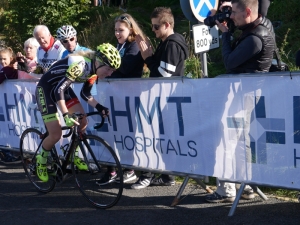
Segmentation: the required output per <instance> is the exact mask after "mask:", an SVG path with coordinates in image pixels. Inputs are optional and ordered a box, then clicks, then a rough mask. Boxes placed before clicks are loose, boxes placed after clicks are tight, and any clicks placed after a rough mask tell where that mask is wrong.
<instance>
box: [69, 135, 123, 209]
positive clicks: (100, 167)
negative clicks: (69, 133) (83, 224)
mask: <svg viewBox="0 0 300 225" xmlns="http://www.w3.org/2000/svg"><path fill="white" fill-rule="evenodd" d="M79 147H80V150H81V156H82V157H81V158H84V159H85V161H86V163H87V164H88V168H89V170H88V171H80V170H78V169H77V168H76V166H75V164H74V162H73V163H72V169H73V174H74V176H75V181H76V183H77V186H78V188H79V190H80V192H81V193H82V194H83V196H84V197H85V198H86V199H87V200H88V201H89V202H90V203H91V204H92V205H94V206H95V207H97V208H102V209H107V208H110V207H112V206H114V205H115V204H116V203H117V202H118V201H119V199H120V197H121V196H122V192H123V174H122V168H121V164H120V161H119V159H118V157H117V155H116V153H115V152H114V150H113V149H112V148H111V147H110V146H109V144H108V143H107V142H106V141H104V140H103V139H102V138H100V137H98V136H96V135H86V137H85V138H84V139H83V140H82V141H81V142H80V144H79ZM107 166H114V167H116V170H117V176H118V177H119V178H120V180H119V182H118V183H117V182H112V183H109V184H107V185H104V186H98V185H97V184H96V182H97V181H99V180H100V179H101V178H102V177H103V176H104V174H105V172H106V171H107V170H106V168H107Z"/></svg>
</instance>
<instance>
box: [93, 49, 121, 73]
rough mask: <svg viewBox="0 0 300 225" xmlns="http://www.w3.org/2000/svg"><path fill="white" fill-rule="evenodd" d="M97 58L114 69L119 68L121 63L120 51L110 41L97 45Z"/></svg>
mask: <svg viewBox="0 0 300 225" xmlns="http://www.w3.org/2000/svg"><path fill="white" fill-rule="evenodd" d="M96 58H97V59H98V60H100V61H102V62H103V63H105V64H106V65H108V66H110V67H112V68H114V69H118V68H119V67H120V65H121V56H120V53H119V51H118V50H117V49H116V48H115V47H114V46H112V45H111V44H109V43H104V44H102V45H99V46H97V51H96Z"/></svg>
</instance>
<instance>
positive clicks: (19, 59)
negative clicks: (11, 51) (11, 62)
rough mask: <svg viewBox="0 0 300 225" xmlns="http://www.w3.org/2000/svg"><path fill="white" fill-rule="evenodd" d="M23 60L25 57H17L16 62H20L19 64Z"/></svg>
mask: <svg viewBox="0 0 300 225" xmlns="http://www.w3.org/2000/svg"><path fill="white" fill-rule="evenodd" d="M22 59H24V57H19V56H18V57H16V60H17V61H18V62H20V61H21V60H22Z"/></svg>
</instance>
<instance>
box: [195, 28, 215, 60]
mask: <svg viewBox="0 0 300 225" xmlns="http://www.w3.org/2000/svg"><path fill="white" fill-rule="evenodd" d="M193 35H194V47H195V53H196V54H197V53H200V52H206V51H208V50H210V49H214V48H219V47H220V44H219V29H218V27H217V26H214V27H212V28H210V27H208V26H206V25H202V24H197V25H194V26H193Z"/></svg>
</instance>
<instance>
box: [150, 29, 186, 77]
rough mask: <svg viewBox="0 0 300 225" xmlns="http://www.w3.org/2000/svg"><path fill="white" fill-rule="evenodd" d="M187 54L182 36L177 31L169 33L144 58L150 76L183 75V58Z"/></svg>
mask: <svg viewBox="0 0 300 225" xmlns="http://www.w3.org/2000/svg"><path fill="white" fill-rule="evenodd" d="M188 55H189V52H188V46H187V44H186V42H185V40H184V37H183V36H182V35H180V34H178V33H174V34H172V35H170V36H169V37H167V38H166V40H164V41H161V42H160V43H159V45H158V47H157V49H156V51H155V53H154V55H153V56H150V57H148V58H147V59H146V60H145V62H146V64H147V66H148V68H149V69H150V77H171V76H183V75H184V60H185V59H187V58H188Z"/></svg>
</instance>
